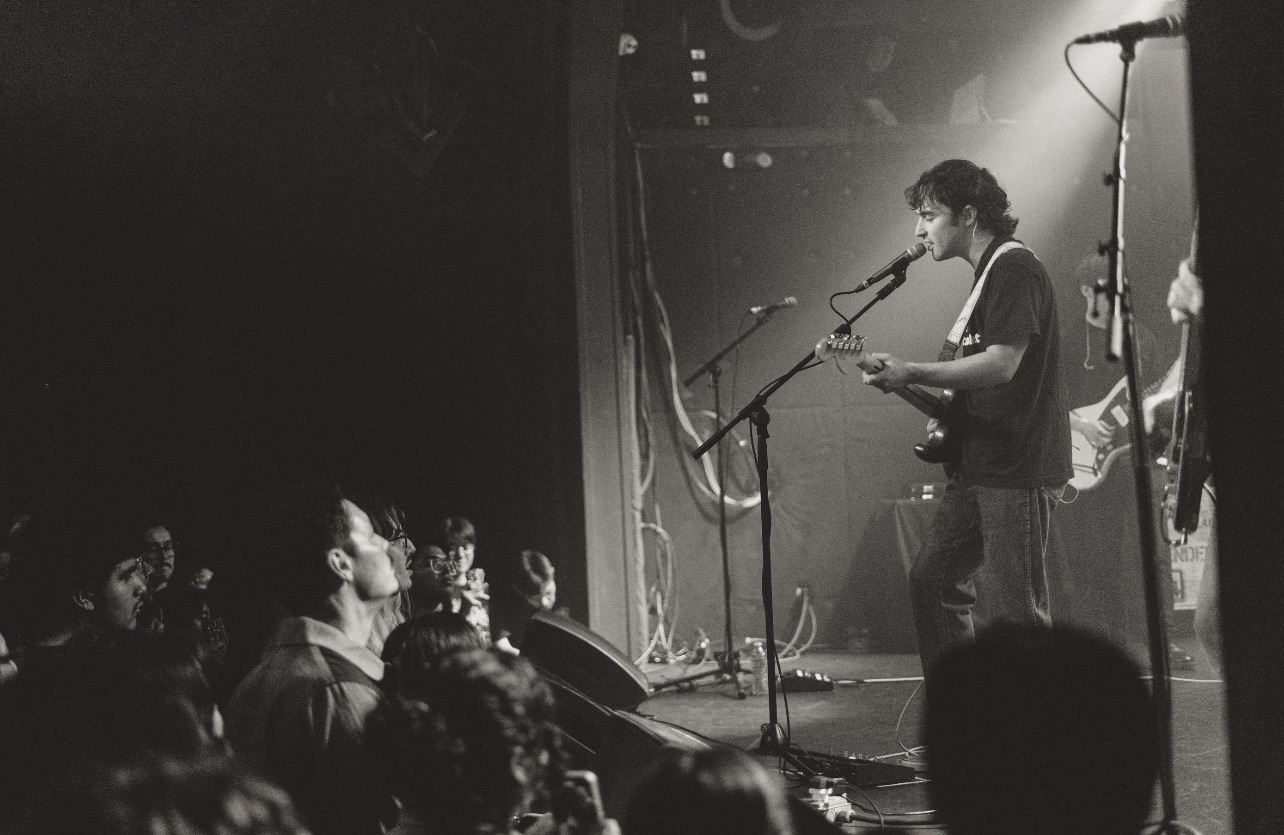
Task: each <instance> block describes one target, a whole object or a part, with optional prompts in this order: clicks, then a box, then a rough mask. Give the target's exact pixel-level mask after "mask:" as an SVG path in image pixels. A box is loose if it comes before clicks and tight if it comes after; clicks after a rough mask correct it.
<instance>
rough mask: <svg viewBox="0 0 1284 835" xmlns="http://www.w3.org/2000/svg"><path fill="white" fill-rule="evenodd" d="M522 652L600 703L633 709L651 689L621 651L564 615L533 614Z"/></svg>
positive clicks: (644, 678) (620, 708) (615, 707)
mask: <svg viewBox="0 0 1284 835" xmlns="http://www.w3.org/2000/svg"><path fill="white" fill-rule="evenodd" d="M522 655H524V656H526V658H527V659H529V660H530V662H531V663H532V664H534V665H535V666H536V667H538V668H540V670H542V671H545V672H549V673H552V674H553V675H555V676H557V677H558V678H559V679H561V680H562V681H564V682H566V683H567V684H570V685H571V686H572V687H575V688H576V689H578V690H579V691H580V692H582V693H583V694H584V695H586V696H588V697H589V699H591V700H592V701H594V702H596V703H597V704H599V705H602V706H604V707H608V708H613V709H616V710H632V709H633V708H635V707H637V706H638V705H640V704H642V702H643V700H644V699H646V697H647V696H649V695H650V693H651V688H650V685H649V684H648V683H647V680H646V677H645V676H643V675H642V672H641V671H640V670H639V669H638V668H637V667H635V666H633V662H632V661H630V660H629V659H628V658H627V657H626V656H625V655H624V653H622V652H620V651H619V650H618V649H616V648H615V646H614V645H613V644H611V643H610V642H609V641H607V640H606V639H605V638H603V637H602V636H600V635H598V634H596V633H594V632H592V631H590V630H589V629H588V628H587V627H585V626H582V625H580V624H578V623H576V622H575V621H573V620H570V619H569V618H564V617H560V616H558V615H552V614H547V613H540V614H538V615H535V616H534V617H532V618H531V620H530V623H529V624H527V626H526V635H525V637H524V638H523V639H522Z"/></svg>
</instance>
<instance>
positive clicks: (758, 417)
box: [691, 269, 905, 777]
mask: <svg viewBox="0 0 1284 835" xmlns="http://www.w3.org/2000/svg"><path fill="white" fill-rule="evenodd" d="M904 283H905V270H904V269H901V270H899V271H898V272H897V273H896V274H895V275H893V276H892V278H891V280H890V281H888V282H887V284H886V285H885V286H884V287H883V289H882V290H880V291H879V292H878V295H876V296H875V297H874V298H873V300H872V301H870V303H869V304H867V305H865V306H864V307H862V308H861V309H860V310H858V311H857V312H856V314H855V315H854V316H852V317H851V318H849V319H847V320H846V321H845V322H844V323H843V324H842V325H840V326H839V327H838V328H836V329H835V330H834V333H835V334H841V335H850V334H851V326H852V322H855V321H856V320H857V319H859V318H860V317H861V316H863V315H865V311H867V310H869V309H870V308H871V307H873V306H874V305H876V304H878V303H879V302H880V301H882V300H883V299H885V298H887V297H888V296H890V295H891V294H892V293H893V292H895V290H896V288H898V287H900V286H901V285H902V284H904ZM815 359H816V351H815V349H812V350H811V351H809V352H808V353H807V356H805V357H803V358H802V359H801V360H800V361H799V362H798V363H797V364H795V365H794V367H793V368H791V369H789V371H787V372H785V373H784V374H783V375H782V376H780V377H777V378H776V379H775V380H772V381H771V382H770V383H768V384H767V385H766V386H765V387H763V389H762V391H760V392H758V394H757V395H756V396H755V397H754V398H753V399H752V400H750V401H749V402H748V403H747V404H745V407H744V408H743V409H741V410H740V411H739V412H738V413H737V414H736V416H735V417H734V418H732V419H731V420H730V421H728V422H727V424H726V425H725V426H722V427H720V428H719V429H718V431H716V432H714V433H713V434H712V435H710V436H709V438H708V440H706V441H705V442H704V443H703V444H701V445H700V446H698V447H696V449H695V450H694V451H692V453H691V457H692V458H695V459H699V458H700V457H701V456H702V455H704V454H706V453H707V452H708V451H709V450H710V449H712V448H713V446H714V445H715V444H720V443H721V442H722V439H723V437H724V436H725V435H726V434H727V433H728V432H730V431H731V429H732V428H733V427H735V426H736V424H738V423H740V422H741V421H743V420H745V419H748V420H749V421H750V422H751V423H752V424H753V426H754V428H755V430H756V431H757V436H758V440H757V445H756V447H755V449H756V452H757V455H756V459H757V465H758V489H759V490H760V491H761V493H762V504H761V505H759V512H760V515H761V517H762V609H763V615H764V618H765V620H766V629H767V696H768V701H767V722H766V724H764V725H763V726H762V728H761V732H762V736H761V738H760V739H759V740H758V748H757V750H758V751H759V752H760V753H765V754H775V755H776V756H778V757H780V758H781V759H783V760H785V761H786V762H787V763H789V764H790V765H791V766H793V767H794V768H795V769H797V770H798V771H800V772H801V773H802V774H804V775H805V776H807V777H814V776H816V772H815V771H814V770H813V769H811V768H808V767H807V766H806V765H804V764H803V763H802V762H800V761H799V760H798V758H797V757H795V756H794V755H793V754H792V753H791V752H790V751H789V745H790V742H789V737H788V736H787V735H786V734H785V731H784V728H782V727H781V726H780V720H779V714H778V712H777V708H776V679H777V666H778V664H779V659H777V657H776V618H775V609H774V599H773V598H774V595H773V593H772V576H771V496H770V494H769V493H768V491H767V438H768V437H769V435H770V433H769V432H768V430H767V426H768V425H769V424H770V423H771V415H770V414H768V412H767V400H768V399H769V398H770V397H771V396H772V395H773V394H775V393H776V392H777V391H779V390H780V389H781V388H782V387H783V386H784V385H785V383H788V382H789V381H790V380H791V379H793V377H794V375H795V374H797V373H798V372H799V371H802V370H804V369H806V368H808V367H810V366H811V364H812V363H813V362H814V361H815Z"/></svg>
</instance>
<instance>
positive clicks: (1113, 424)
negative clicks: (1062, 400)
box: [1070, 377, 1132, 491]
mask: <svg viewBox="0 0 1284 835" xmlns="http://www.w3.org/2000/svg"><path fill="white" fill-rule="evenodd" d="M1071 411H1072V413H1073V414H1074V415H1075V416H1076V417H1079V418H1082V419H1083V420H1085V421H1089V422H1092V421H1101V422H1102V423H1104V424H1105V425H1106V426H1107V427H1109V428H1110V429H1112V430H1115V431H1114V432H1113V437H1115V438H1127V437H1128V432H1127V428H1128V422H1129V420H1130V417H1129V415H1130V412H1129V410H1128V381H1127V379H1126V378H1122V377H1121V378H1120V379H1119V382H1117V383H1115V385H1114V388H1112V389H1110V393H1109V394H1107V395H1106V396H1105V397H1103V398H1102V399H1101V400H1099V401H1098V402H1096V403H1093V404H1092V405H1090V406H1080V407H1079V408H1078V409H1073V410H1071ZM1131 447H1132V444H1130V443H1121V442H1116V441H1108V442H1106V443H1105V444H1103V445H1102V446H1099V447H1096V446H1093V445H1092V444H1090V443H1089V442H1088V439H1087V438H1085V437H1084V436H1083V433H1082V432H1080V431H1078V430H1076V429H1071V430H1070V456H1071V461H1072V463H1073V465H1074V477H1073V478H1071V479H1070V484H1071V485H1073V486H1074V488H1075V489H1076V490H1080V491H1082V490H1091V489H1093V488H1094V487H1097V486H1098V485H1100V484H1101V482H1102V481H1103V480H1105V478H1106V476H1107V475H1108V474H1109V473H1110V467H1111V465H1113V464H1114V463H1115V460H1116V459H1117V458H1119V456H1121V455H1123V454H1124V453H1125V452H1127V451H1128V450H1129V448H1131Z"/></svg>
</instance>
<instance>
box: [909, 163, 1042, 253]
mask: <svg viewBox="0 0 1284 835" xmlns="http://www.w3.org/2000/svg"><path fill="white" fill-rule="evenodd" d="M905 202H906V203H908V204H909V207H910V208H911V209H914V210H915V211H918V210H919V209H921V208H923V207H924V206H925V205H927V204H929V203H935V204H936V205H938V206H944V207H945V208H947V209H949V210H950V211H952V212H954V214H955V215H956V216H957V215H958V214H959V213H960V212H962V211H963V209H964V208H966V207H968V206H971V207H972V208H974V209H976V222H977V226H979V227H980V228H981V229H984V230H985V231H987V232H992V233H994V234H995V235H998V236H1000V237H1005V236H1007V235H1011V234H1012V233H1014V232H1016V228H1017V219H1016V218H1014V217H1012V215H1011V214H1010V212H1011V209H1012V204H1011V203H1009V202H1008V193H1007V192H1006V191H1004V190H1003V188H1002V186H1000V185H999V181H998V180H996V179H995V178H994V175H993V174H991V173H990V171H989V169H987V168H982V167H981V166H979V165H977V164H976V163H974V162H971V161H969V160H965V159H947V160H946V161H945V162H942V163H940V164H938V165H936V166H933V167H932V168H931V169H929V170H927V171H924V172H923V173H922V174H921V175H919V178H918V182H916V183H914V185H912V186H910V187H909V188H907V189H905Z"/></svg>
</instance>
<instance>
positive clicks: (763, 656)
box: [749, 641, 767, 696]
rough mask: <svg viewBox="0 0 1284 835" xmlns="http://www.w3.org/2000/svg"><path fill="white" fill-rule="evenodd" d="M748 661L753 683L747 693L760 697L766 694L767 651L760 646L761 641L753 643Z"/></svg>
mask: <svg viewBox="0 0 1284 835" xmlns="http://www.w3.org/2000/svg"><path fill="white" fill-rule="evenodd" d="M749 659H750V661H751V662H752V664H753V683H752V685H751V687H750V689H749V692H750V693H752V694H753V695H755V696H761V695H763V694H764V693H766V692H767V649H766V647H764V646H763V645H762V641H754V642H753V649H751V650H750V651H749Z"/></svg>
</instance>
